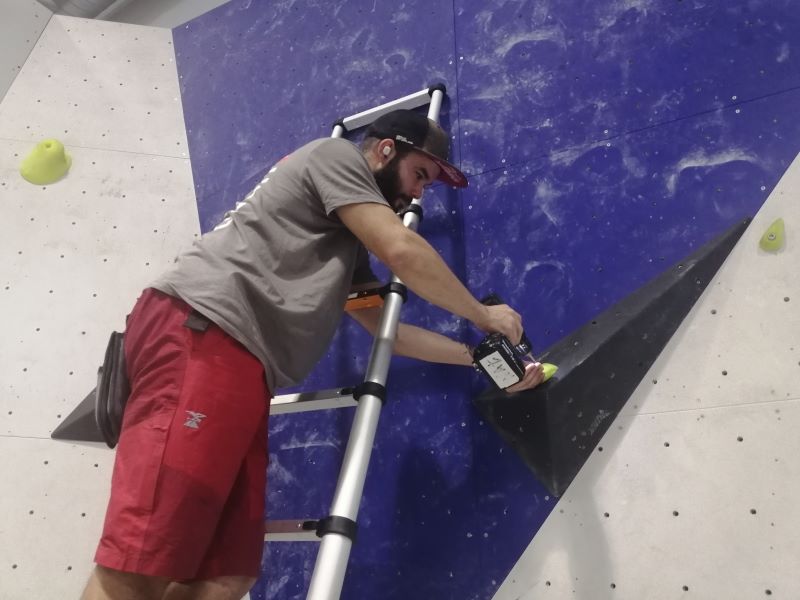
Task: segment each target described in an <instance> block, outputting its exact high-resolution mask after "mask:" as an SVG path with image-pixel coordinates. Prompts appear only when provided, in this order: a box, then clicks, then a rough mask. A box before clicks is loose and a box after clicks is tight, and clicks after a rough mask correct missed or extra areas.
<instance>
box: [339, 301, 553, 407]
mask: <svg viewBox="0 0 800 600" xmlns="http://www.w3.org/2000/svg"><path fill="white" fill-rule="evenodd" d="M347 314H349V315H350V316H351V317H353V319H355V320H356V321H357V322H358V323H359V324H360V325H361V326H362V327H364V329H366V330H367V331H369V332H370V333H371V334H372V335H375V332H376V331H377V330H378V325H379V324H380V318H381V309H380V308H365V309H361V310H354V311H348V313H347ZM394 353H395V354H399V355H400V356H408V357H410V358H416V359H419V360H424V361H427V362H434V363H442V364H448V365H462V366H465V367H469V366H472V355H471V354H470V349H469V348H468V347H467V345H466V344H462V343H460V342H456V341H455V340H452V339H450V338H449V337H447V336H444V335H440V334H438V333H434V332H433V331H428V330H427V329H422V328H421V327H415V326H414V325H408V324H406V323H399V324H398V327H397V339H396V341H395V344H394ZM543 380H544V370H543V369H542V366H541V364H540V363H538V362H536V363H529V364H527V365H526V366H525V375H524V376H523V379H522V381H520V382H519V383H516V384H514V385H513V386H511V387H510V388H508V389H507V390H506V391H508V392H519V391H522V390H526V389H530V388H533V387H536V386H537V385H539V384H540V383H542V381H543Z"/></svg>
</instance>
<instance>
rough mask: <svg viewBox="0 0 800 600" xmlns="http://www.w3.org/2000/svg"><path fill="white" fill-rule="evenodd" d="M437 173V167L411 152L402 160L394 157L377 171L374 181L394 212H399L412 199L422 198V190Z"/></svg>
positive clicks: (426, 158)
mask: <svg viewBox="0 0 800 600" xmlns="http://www.w3.org/2000/svg"><path fill="white" fill-rule="evenodd" d="M439 171H440V169H439V165H437V164H436V163H435V162H433V161H432V160H431V159H430V158H428V157H427V156H425V155H424V154H420V153H419V152H414V151H413V150H412V151H411V152H409V153H408V154H406V155H405V156H403V157H402V158H398V157H397V156H395V157H394V158H393V159H392V160H390V161H389V162H388V163H386V164H385V165H384V166H383V167H381V168H380V169H378V170H377V171H376V172H375V181H376V182H377V184H378V188H379V189H380V190H381V193H382V194H383V197H384V198H386V201H387V202H388V203H389V204H390V205H391V207H392V208H393V209H394V211H395V212H400V211H401V210H403V209H404V208H406V207H407V206H408V205H409V204H411V201H412V200H413V199H414V198H419V197H421V196H422V191H423V189H424V188H425V187H427V186H429V185H430V184H431V183H433V182H434V181H435V180H436V178H437V177H438V176H439Z"/></svg>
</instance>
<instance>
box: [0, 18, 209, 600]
mask: <svg viewBox="0 0 800 600" xmlns="http://www.w3.org/2000/svg"><path fill="white" fill-rule="evenodd" d="M49 137H53V138H56V139H58V140H60V141H62V142H63V143H64V145H65V146H66V147H67V150H68V152H69V153H70V154H71V155H72V158H73V163H72V168H71V170H70V172H69V174H68V175H67V176H66V177H65V178H64V179H62V180H61V181H59V182H56V183H54V184H52V185H48V186H36V185H32V184H30V183H28V182H27V181H25V180H23V179H22V178H21V177H20V175H19V172H18V169H19V164H20V162H21V160H22V159H23V158H24V157H25V156H26V155H27V154H28V152H29V151H30V150H31V149H32V148H33V146H34V145H35V144H36V143H37V142H38V141H40V140H42V139H44V138H49ZM0 140H2V144H0V203H2V208H3V220H4V223H3V225H4V226H3V235H2V236H0V255H2V257H3V260H2V263H0V314H2V315H3V324H4V328H3V329H4V331H3V336H2V339H0V355H1V356H2V359H0V455H2V456H3V460H2V461H0V485H2V487H3V489H4V493H2V494H0V514H2V515H3V522H2V525H1V526H0V598H2V599H6V598H9V599H22V598H24V599H26V600H33V599H38V598H42V599H44V598H77V597H78V596H79V594H80V591H81V590H82V588H83V585H84V583H85V581H86V579H87V577H88V575H89V571H90V569H91V566H92V558H93V554H94V548H95V545H96V543H97V539H98V535H99V532H100V529H101V527H102V520H103V515H104V512H105V506H106V502H107V499H108V486H109V483H110V472H111V466H112V463H113V458H114V453H113V451H112V450H109V449H107V448H105V446H102V445H92V444H72V443H68V442H59V441H53V440H51V439H50V437H49V436H50V433H51V432H52V431H53V429H54V428H55V427H56V426H57V425H58V424H59V423H60V422H61V420H62V419H63V418H65V417H66V416H67V415H68V414H69V413H70V412H71V411H72V410H73V409H74V408H75V407H76V406H77V405H78V403H79V402H80V401H81V400H82V399H83V398H84V397H85V396H86V394H87V393H88V392H89V391H91V389H92V388H93V387H94V385H95V378H96V371H97V367H98V365H99V364H100V362H101V361H102V356H103V351H104V349H105V344H106V341H107V338H108V335H109V333H110V332H111V330H112V329H117V330H121V329H122V328H123V326H124V318H125V315H126V314H127V313H128V312H129V311H130V309H131V307H132V306H133V303H134V301H135V299H136V297H137V296H138V294H139V292H140V291H141V289H142V288H143V287H144V286H145V285H147V283H148V282H150V281H151V280H153V279H155V278H156V277H157V276H158V275H159V274H160V273H161V271H162V270H163V269H164V268H165V267H166V266H167V265H168V264H169V263H170V262H171V261H172V260H173V259H174V257H175V256H176V255H177V254H178V252H179V251H180V250H181V249H182V248H184V247H186V246H188V245H189V244H190V243H191V242H192V240H193V239H194V237H195V236H197V235H198V234H199V222H198V216H197V207H196V204H195V196H194V189H193V184H192V174H191V167H190V164H189V159H188V155H187V146H186V132H185V127H184V122H183V113H182V109H181V102H180V94H179V88H178V76H177V72H176V67H175V55H174V50H173V47H172V33H171V31H170V30H168V29H160V28H152V27H140V26H132V25H120V24H117V23H109V22H104V21H88V20H83V19H76V18H71V17H63V16H54V17H52V19H51V20H50V22H49V24H48V25H47V27H46V29H45V30H44V32H43V34H42V37H41V39H40V41H39V43H38V44H37V45H36V47H35V48H34V49H33V51H32V52H31V54H30V56H29V58H28V60H27V62H25V64H24V66H23V67H22V69H21V71H20V73H19V75H18V76H17V78H16V80H15V81H14V83H13V85H12V87H11V88H10V90H9V92H8V94H7V95H6V97H5V99H4V100H3V102H2V104H0ZM9 490H10V491H11V493H9Z"/></svg>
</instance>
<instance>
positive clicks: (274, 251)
mask: <svg viewBox="0 0 800 600" xmlns="http://www.w3.org/2000/svg"><path fill="white" fill-rule="evenodd" d="M361 202H376V203H380V204H386V205H387V206H388V203H387V202H386V200H385V199H384V198H383V196H382V195H381V192H380V190H379V189H378V186H377V184H376V183H375V178H374V177H373V176H372V174H371V172H370V170H369V165H368V164H367V161H366V159H365V158H364V156H363V154H362V153H361V151H360V150H359V149H358V148H357V147H356V146H355V145H354V144H352V143H351V142H349V141H347V140H344V139H335V138H325V139H321V140H315V141H313V142H311V143H309V144H306V145H305V146H303V147H302V148H300V149H299V150H297V151H295V152H294V153H292V154H290V155H289V156H287V157H286V158H284V159H283V160H281V161H280V162H279V163H278V164H277V165H275V166H274V167H273V168H272V169H271V170H270V171H269V173H267V175H266V177H265V178H264V180H263V181H262V182H261V183H260V184H259V185H258V186H257V187H256V189H255V190H254V191H253V192H252V193H251V194H250V195H249V196H248V197H247V198H246V199H245V200H243V201H242V202H240V203H238V204H237V205H236V209H235V210H233V211H231V212H229V213H228V214H227V215H226V216H225V219H224V220H223V221H222V222H221V223H220V224H219V225H218V226H217V227H216V228H215V229H214V230H213V231H210V232H208V233H206V234H205V235H203V236H202V237H201V238H200V240H198V241H197V242H195V244H194V245H193V246H192V248H191V249H190V250H188V251H187V252H186V253H184V254H183V255H181V256H180V257H179V259H178V260H177V262H176V265H175V266H174V267H173V268H172V269H171V270H169V271H168V272H167V273H165V274H164V275H163V276H162V277H160V278H159V279H158V280H157V281H155V282H154V283H153V284H152V287H154V288H156V289H159V290H161V291H163V292H165V293H167V294H170V295H173V296H177V297H179V298H182V299H183V300H184V301H186V302H187V303H188V304H189V305H191V306H192V307H193V308H195V309H196V310H198V311H200V312H201V313H202V314H204V315H205V316H206V317H208V318H209V319H210V320H211V321H213V322H214V323H216V324H217V325H219V326H220V327H221V328H222V329H223V330H224V331H225V332H226V333H228V334H229V335H230V336H232V337H233V338H234V339H236V340H238V341H239V342H241V343H242V344H243V345H244V346H245V347H246V348H247V349H248V350H249V351H250V352H252V353H253V354H254V355H255V356H256V357H258V359H259V360H261V362H262V363H264V368H265V371H266V374H267V383H268V385H269V387H270V389H271V390H273V391H274V390H275V388H276V387H285V386H288V385H293V384H296V383H298V382H300V381H301V380H302V379H303V378H304V377H305V376H306V375H308V373H309V372H310V371H311V369H312V368H313V367H314V365H315V364H316V362H317V361H318V360H319V358H320V357H321V356H322V354H323V353H324V352H325V349H326V348H327V346H328V344H329V343H330V340H331V338H332V337H333V334H334V332H335V331H336V327H337V325H338V323H339V321H340V319H341V316H342V313H343V311H344V303H345V300H346V298H347V293H348V291H349V289H350V285H351V282H352V281H353V276H354V271H355V268H356V264H357V263H360V266H359V269H358V271H359V273H361V277H363V273H364V269H365V266H364V262H365V261H367V255H366V252H364V250H363V247H362V246H361V244H360V242H359V241H358V239H357V238H356V237H355V236H354V235H353V234H352V233H351V232H350V230H349V229H347V227H345V225H344V224H343V223H342V222H341V221H340V220H339V218H338V217H337V216H336V213H335V212H334V211H335V210H336V209H337V208H339V207H341V206H345V205H347V204H356V203H361ZM366 269H367V271H368V270H369V267H368V261H367V266H366Z"/></svg>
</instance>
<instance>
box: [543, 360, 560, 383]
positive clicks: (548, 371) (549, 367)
mask: <svg viewBox="0 0 800 600" xmlns="http://www.w3.org/2000/svg"><path fill="white" fill-rule="evenodd" d="M542 370H544V379H543V381H547V380H548V379H550V378H551V377H552V376H553V375H555V374H556V371H558V367H557V366H555V365H553V364H550V363H542Z"/></svg>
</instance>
